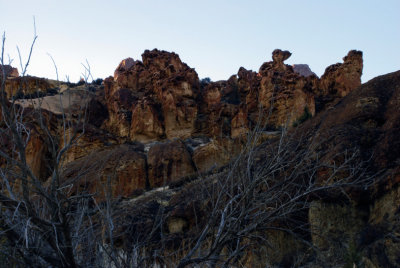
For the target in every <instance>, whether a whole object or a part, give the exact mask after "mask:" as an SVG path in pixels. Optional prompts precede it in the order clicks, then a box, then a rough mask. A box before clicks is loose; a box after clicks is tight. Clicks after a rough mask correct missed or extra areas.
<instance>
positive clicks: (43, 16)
mask: <svg viewBox="0 0 400 268" xmlns="http://www.w3.org/2000/svg"><path fill="white" fill-rule="evenodd" d="M399 14H400V1H399V0H376V1H372V0H335V1H329V0H303V1H299V0H280V1H278V0H275V1H269V0H265V1H256V0H246V1H244V0H241V1H236V0H230V1H228V0H212V1H208V0H202V1H191V0H168V1H167V0H130V1H128V0H127V1H124V0H113V1H103V0H97V1H94V0H79V1H75V0H68V1H56V0H53V1H51V0H47V1H45V0H35V1H32V0H26V1H20V0H11V1H10V0H0V31H1V32H5V36H6V43H5V61H6V62H8V59H11V60H13V62H12V65H13V66H14V67H18V69H19V70H20V69H21V68H20V61H19V57H18V52H17V49H16V47H17V46H18V47H19V49H20V52H21V58H22V61H26V59H27V57H28V54H29V50H30V45H31V43H32V40H33V36H34V26H33V25H34V24H33V17H35V22H36V23H35V24H36V33H37V36H38V38H37V40H36V43H35V46H34V48H33V54H32V58H31V62H30V65H29V66H28V70H27V73H28V74H30V75H35V76H39V77H47V78H52V79H55V78H56V72H55V68H54V65H53V63H52V60H51V58H50V57H49V55H51V56H52V57H53V59H54V61H55V63H56V65H57V70H58V74H59V79H60V80H66V79H67V78H69V80H70V81H71V82H76V81H78V80H79V78H80V77H81V76H82V73H84V67H83V66H82V64H83V63H85V64H86V62H88V63H89V65H90V70H91V73H92V76H93V77H94V78H105V77H108V76H110V75H113V73H114V70H115V68H116V67H117V66H118V64H119V62H120V61H121V60H123V59H125V58H127V57H132V58H134V59H135V60H136V59H141V54H142V53H143V52H144V50H146V49H153V48H158V49H161V50H166V51H171V52H172V51H173V52H175V53H177V54H179V56H180V58H181V60H182V61H183V62H185V63H187V64H188V65H189V66H190V67H192V68H195V70H196V71H197V73H198V74H199V77H200V78H204V77H210V78H211V79H212V80H213V81H216V80H225V79H228V78H229V77H230V76H231V75H232V74H236V73H237V71H238V70H239V68H240V67H241V66H243V67H245V68H246V69H251V70H254V71H258V69H259V67H260V66H261V64H262V63H263V62H266V61H270V60H271V53H272V51H273V50H274V49H276V48H280V49H284V50H289V51H290V52H292V56H291V57H290V58H289V59H288V60H287V61H286V62H285V63H287V64H298V63H306V64H308V65H309V66H310V68H311V69H312V70H313V71H314V72H315V73H316V74H317V75H319V76H321V75H322V74H323V73H324V70H325V68H326V67H327V66H329V65H331V64H334V63H337V62H342V58H343V57H344V56H345V55H346V54H347V52H348V51H349V50H352V49H357V50H361V51H363V53H364V70H363V76H362V81H363V82H366V81H368V80H370V79H371V78H373V77H376V76H378V75H382V74H386V73H389V72H393V71H397V70H399V69H400V45H399V44H400V15H399Z"/></svg>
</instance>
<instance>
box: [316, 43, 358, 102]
mask: <svg viewBox="0 0 400 268" xmlns="http://www.w3.org/2000/svg"><path fill="white" fill-rule="evenodd" d="M362 55H363V54H362V52H361V51H357V50H351V51H350V52H349V53H348V54H347V56H345V57H344V58H343V63H337V64H334V65H331V66H329V67H327V68H326V70H325V73H324V74H323V75H322V77H321V89H322V92H323V95H334V96H338V97H344V96H346V95H347V94H349V93H350V92H351V91H352V90H354V89H356V88H357V87H359V86H360V85H361V75H362V69H363V58H362Z"/></svg>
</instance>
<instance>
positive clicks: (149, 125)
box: [6, 49, 362, 197]
mask: <svg viewBox="0 0 400 268" xmlns="http://www.w3.org/2000/svg"><path fill="white" fill-rule="evenodd" d="M290 56H291V53H290V52H288V51H282V50H279V49H276V50H274V51H273V53H272V61H269V62H265V63H264V64H262V66H261V67H260V69H259V71H258V72H254V71H251V70H246V69H245V68H243V67H242V68H240V69H239V70H238V73H237V74H236V75H233V76H231V77H230V78H229V79H228V80H226V81H218V82H209V83H204V82H203V83H201V82H200V80H199V78H198V75H197V73H196V72H195V70H194V69H192V68H190V67H189V66H187V65H186V64H185V63H183V62H182V61H181V60H180V58H179V56H178V55H177V54H175V53H169V52H166V51H159V50H157V49H154V50H152V51H149V50H146V51H145V52H144V53H143V55H142V60H141V61H139V60H133V59H132V58H127V59H125V60H123V61H121V63H120V64H119V65H118V67H117V68H116V70H115V72H114V76H113V77H108V78H107V79H105V80H104V85H103V86H95V85H94V86H91V87H92V89H93V87H94V89H96V88H97V91H96V92H95V93H91V92H89V93H88V92H87V91H85V90H83V89H82V88H75V89H73V90H68V91H65V92H63V93H61V92H60V93H59V94H60V95H55V96H46V97H44V98H43V101H42V102H40V103H39V102H38V101H37V100H33V101H30V100H21V101H18V103H19V104H20V105H23V106H24V107H29V106H30V105H32V104H34V106H35V107H36V106H38V105H39V104H41V107H42V108H43V109H46V110H48V111H50V112H52V113H54V114H56V115H60V114H61V112H62V111H65V110H68V111H69V112H72V113H73V114H74V116H75V117H76V116H78V114H79V113H80V111H83V110H85V109H86V108H85V107H88V108H89V110H88V111H89V113H88V116H89V121H88V123H89V124H88V127H86V131H85V133H84V135H83V136H82V137H81V139H80V140H79V141H78V143H77V144H75V145H74V146H72V148H71V149H70V150H69V151H68V152H67V154H66V158H65V161H66V163H70V162H71V165H73V162H74V161H77V160H78V159H81V158H88V160H89V154H90V153H91V152H96V151H99V152H100V151H103V150H105V149H107V150H108V148H109V146H110V145H111V146H117V144H122V143H126V142H128V143H132V142H133V143H139V144H140V143H143V144H144V148H146V149H145V150H144V151H143V152H140V153H141V154H142V153H143V154H144V155H145V164H143V165H141V167H142V168H143V170H142V171H141V172H142V174H145V175H144V176H143V177H141V178H137V179H138V180H142V182H140V183H139V182H135V181H134V180H136V179H133V178H125V179H118V180H119V181H124V183H125V184H129V183H131V184H132V186H128V185H125V186H126V187H127V188H129V187H133V189H134V190H145V189H146V185H147V187H150V188H153V187H159V186H162V185H163V184H164V183H169V182H172V181H176V180H179V179H180V178H183V177H185V176H188V175H191V174H194V173H196V172H197V171H201V172H206V171H209V170H212V169H215V168H217V167H220V166H222V165H224V164H227V163H228V162H229V161H230V160H231V159H233V158H234V157H235V156H236V155H238V154H239V153H240V151H241V149H242V148H243V145H244V144H245V143H244V142H245V140H246V136H247V134H248V133H249V131H251V130H252V129H254V128H255V127H257V128H258V129H259V130H262V131H264V132H263V134H262V137H261V140H260V141H259V142H261V141H263V140H266V139H270V138H273V137H274V135H277V133H278V132H274V131H276V130H279V129H281V128H282V127H285V128H289V129H290V128H292V127H293V126H296V125H298V124H300V123H302V122H303V121H305V120H306V119H308V118H310V117H312V116H314V115H315V114H316V103H318V105H319V106H320V107H325V106H326V105H333V104H334V103H335V102H336V101H337V100H338V99H340V98H341V97H343V96H345V95H346V94H348V93H349V92H351V91H352V90H354V89H355V88H357V87H358V86H359V85H360V77H361V70H362V53H361V52H358V51H350V52H349V54H348V55H347V56H346V57H345V58H344V63H338V64H336V65H332V66H330V67H328V68H327V70H326V72H325V74H324V75H323V76H322V78H321V79H319V78H318V77H316V76H315V75H313V74H310V73H308V74H307V75H304V74H302V73H301V72H299V71H296V70H295V69H296V68H294V67H292V66H289V65H286V64H285V63H284V61H285V60H286V59H288V58H289V57H290ZM53 86H55V84H54V83H50V82H49V81H47V80H46V79H41V78H35V77H18V78H9V79H8V80H7V81H6V91H7V94H8V95H10V96H11V95H13V96H14V95H17V94H19V92H21V93H22V94H23V95H28V94H29V95H34V94H36V93H37V92H41V93H42V94H46V92H47V91H48V90H49V89H50V88H52V87H53ZM58 86H60V84H59V85H58ZM62 86H63V85H62ZM103 87H104V90H103ZM60 99H61V100H62V105H59V104H57V102H58V100H60ZM55 131H60V129H58V130H55ZM73 131H74V130H73V129H69V130H68V131H67V134H68V133H72V132H73ZM60 137H64V135H63V134H62V133H60ZM66 137H68V135H67V136H66ZM174 139H177V140H174ZM173 140H174V141H173ZM62 142H63V141H62V139H61V143H62ZM104 144H107V146H105V145H104ZM29 152H32V154H34V156H33V155H32V157H31V156H30V153H29V154H28V156H29V157H31V158H32V159H35V161H33V160H32V161H31V162H32V165H33V169H34V170H40V169H41V168H40V166H41V165H42V164H41V161H39V160H38V159H45V156H44V155H45V153H44V152H43V153H42V154H40V152H41V150H35V149H30V148H29ZM37 154H40V155H37ZM123 174H125V175H126V176H129V174H128V173H127V172H125V173H123ZM120 176H123V175H120ZM132 180H133V181H132ZM113 185H114V184H113ZM116 187H117V186H116ZM118 187H119V186H118ZM131 192H132V191H126V192H124V191H122V192H120V193H121V194H122V195H123V196H126V197H129V193H131Z"/></svg>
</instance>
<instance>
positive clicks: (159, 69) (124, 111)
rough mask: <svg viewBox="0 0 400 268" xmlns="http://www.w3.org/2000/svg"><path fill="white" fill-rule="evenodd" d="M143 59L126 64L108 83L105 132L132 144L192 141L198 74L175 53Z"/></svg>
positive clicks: (149, 53) (158, 53)
mask: <svg viewBox="0 0 400 268" xmlns="http://www.w3.org/2000/svg"><path fill="white" fill-rule="evenodd" d="M142 59H143V62H141V61H133V59H130V58H128V59H126V60H124V61H122V62H121V63H120V65H119V66H118V68H117V69H116V71H115V74H114V78H108V79H106V82H105V92H106V94H105V98H106V102H107V107H108V111H109V119H108V120H107V122H106V123H105V128H106V129H108V130H110V131H111V132H113V133H115V134H117V135H119V136H125V137H129V138H130V139H131V140H142V141H147V140H158V139H160V138H162V137H163V136H164V134H165V137H167V138H173V137H179V138H185V137H189V136H190V135H191V134H192V133H193V132H194V128H195V125H194V124H195V121H196V118H197V110H198V108H197V104H196V103H195V101H194V100H195V98H196V96H197V94H198V93H197V92H198V89H199V85H200V84H199V79H198V76H197V73H196V72H195V71H194V70H193V69H191V68H189V67H188V66H187V65H186V64H185V63H182V62H181V60H180V59H179V56H178V55H177V54H175V53H168V52H165V51H159V50H156V49H155V50H152V51H149V50H146V51H145V52H144V53H143V55H142ZM142 116H146V119H145V118H143V117H142ZM139 117H141V118H139ZM147 120H150V121H151V122H145V121H147ZM131 130H132V133H131Z"/></svg>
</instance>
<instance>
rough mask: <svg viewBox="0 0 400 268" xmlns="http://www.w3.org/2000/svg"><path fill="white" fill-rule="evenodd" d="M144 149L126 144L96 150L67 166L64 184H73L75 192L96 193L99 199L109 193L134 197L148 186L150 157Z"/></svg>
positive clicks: (64, 173) (64, 172)
mask: <svg viewBox="0 0 400 268" xmlns="http://www.w3.org/2000/svg"><path fill="white" fill-rule="evenodd" d="M142 150H143V147H142V148H140V146H139V147H138V146H135V145H128V144H122V145H116V146H112V147H111V148H107V149H103V150H98V151H92V152H91V153H89V154H88V155H87V156H85V157H82V158H80V159H78V160H76V161H73V162H71V163H69V164H68V165H66V167H65V169H64V171H63V178H64V183H66V184H67V183H68V182H71V183H73V184H74V186H75V187H74V191H75V192H79V191H81V192H89V193H92V194H95V197H96V199H97V200H104V199H105V197H106V196H107V193H110V194H111V195H112V197H119V196H123V197H132V195H134V194H135V193H136V192H138V191H139V192H140V191H143V190H144V189H146V185H147V173H146V156H145V155H144V154H143V152H142Z"/></svg>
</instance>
